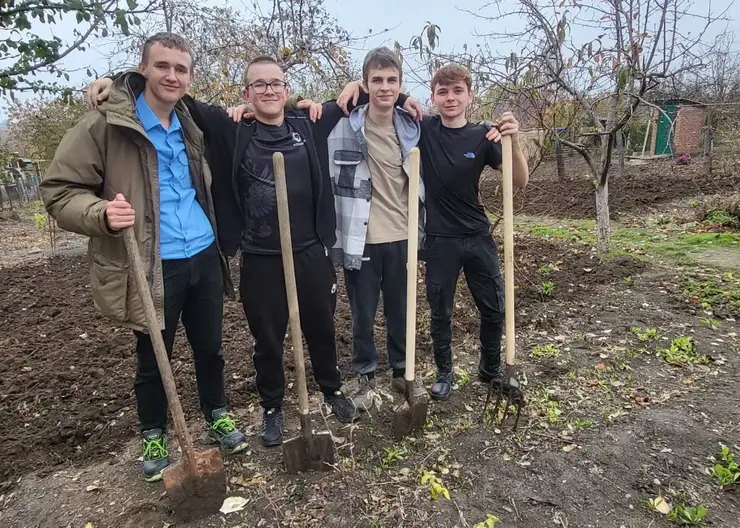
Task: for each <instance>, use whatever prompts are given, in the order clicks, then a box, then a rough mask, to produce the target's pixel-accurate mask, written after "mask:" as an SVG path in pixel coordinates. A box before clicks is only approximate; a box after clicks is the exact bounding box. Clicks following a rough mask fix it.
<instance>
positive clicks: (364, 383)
mask: <svg viewBox="0 0 740 528" xmlns="http://www.w3.org/2000/svg"><path fill="white" fill-rule="evenodd" d="M373 389H375V378H372V379H371V378H368V377H367V375H366V374H362V375H360V377H359V378H357V389H356V390H355V391H354V392H353V393H352V396H351V398H352V403H354V404H355V407H356V408H357V409H359V410H361V411H367V410H368V409H370V408H371V407H372V406H373V403H374V401H373V395H372V393H371V391H372V390H373Z"/></svg>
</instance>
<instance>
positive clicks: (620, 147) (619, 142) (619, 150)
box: [617, 128, 624, 177]
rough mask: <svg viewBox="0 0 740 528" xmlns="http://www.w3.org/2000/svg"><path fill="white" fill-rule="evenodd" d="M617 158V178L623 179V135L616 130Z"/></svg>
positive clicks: (620, 130)
mask: <svg viewBox="0 0 740 528" xmlns="http://www.w3.org/2000/svg"><path fill="white" fill-rule="evenodd" d="M617 157H618V159H619V176H620V177H624V134H622V129H621V128H620V129H619V130H617Z"/></svg>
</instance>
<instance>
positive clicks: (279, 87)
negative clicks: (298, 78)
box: [247, 81, 288, 95]
mask: <svg viewBox="0 0 740 528" xmlns="http://www.w3.org/2000/svg"><path fill="white" fill-rule="evenodd" d="M287 85H288V83H286V82H285V81H272V82H271V83H266V82H264V81H257V82H253V83H252V84H249V85H247V88H250V87H251V88H252V89H253V90H254V93H256V94H260V95H261V94H263V93H265V92H266V91H267V87H268V86H270V87H271V88H272V91H273V93H276V94H277V93H283V92H284V91H285V87H286V86H287Z"/></svg>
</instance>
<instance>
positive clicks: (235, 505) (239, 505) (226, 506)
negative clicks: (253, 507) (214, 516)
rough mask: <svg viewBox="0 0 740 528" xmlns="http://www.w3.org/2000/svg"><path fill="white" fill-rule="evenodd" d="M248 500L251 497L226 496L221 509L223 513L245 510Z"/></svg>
mask: <svg viewBox="0 0 740 528" xmlns="http://www.w3.org/2000/svg"><path fill="white" fill-rule="evenodd" d="M248 502H249V499H245V498H244V497H226V499H224V503H223V504H222V505H221V508H220V510H219V511H220V512H221V513H223V514H228V513H234V512H238V511H241V510H243V509H244V506H246V505H247V503H248Z"/></svg>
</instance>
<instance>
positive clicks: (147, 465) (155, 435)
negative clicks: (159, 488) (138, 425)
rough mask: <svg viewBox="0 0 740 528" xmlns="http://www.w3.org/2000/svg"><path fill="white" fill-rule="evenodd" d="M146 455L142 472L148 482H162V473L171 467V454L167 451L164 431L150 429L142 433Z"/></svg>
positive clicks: (144, 454)
mask: <svg viewBox="0 0 740 528" xmlns="http://www.w3.org/2000/svg"><path fill="white" fill-rule="evenodd" d="M142 436H143V437H144V441H143V442H144V446H143V449H144V453H143V454H142V463H141V470H142V473H143V474H144V480H145V481H146V482H157V481H159V480H162V471H164V469H165V468H166V467H167V466H169V465H170V453H169V451H167V435H165V434H164V433H163V432H162V429H148V430H146V431H144V432H142Z"/></svg>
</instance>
